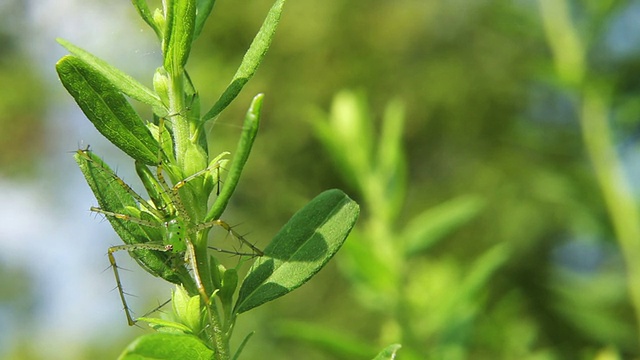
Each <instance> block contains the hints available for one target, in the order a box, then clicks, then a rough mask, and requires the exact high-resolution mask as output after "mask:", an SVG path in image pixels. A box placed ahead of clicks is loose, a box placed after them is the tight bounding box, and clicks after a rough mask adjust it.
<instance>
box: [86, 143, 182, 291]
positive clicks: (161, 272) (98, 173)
mask: <svg viewBox="0 0 640 360" xmlns="http://www.w3.org/2000/svg"><path fill="white" fill-rule="evenodd" d="M74 157H75V160H76V162H77V163H78V166H79V167H80V170H81V171H82V174H83V175H84V177H85V179H86V180H87V183H88V184H89V187H90V188H91V190H92V191H93V194H94V195H95V196H96V199H97V200H98V204H99V205H100V208H101V209H103V210H107V211H111V212H114V213H118V214H127V211H126V208H137V203H136V200H135V199H134V198H133V196H132V195H131V193H130V192H129V191H128V189H130V188H128V185H126V184H124V181H122V179H120V178H119V177H118V176H117V175H116V174H115V173H113V171H112V170H111V169H110V168H109V167H108V166H107V164H105V163H104V162H103V161H102V160H101V159H100V157H98V156H97V155H95V154H94V153H93V152H91V151H88V150H78V151H77V152H76V154H75V155H74ZM123 184H124V186H123ZM107 220H108V221H109V223H111V226H112V227H113V230H115V232H116V233H117V234H118V236H120V238H121V239H122V241H123V242H124V243H125V244H130V245H131V244H141V243H145V242H148V241H152V240H154V239H153V238H152V237H151V236H150V234H154V232H153V231H152V230H155V229H151V230H148V228H146V227H144V226H141V225H139V224H136V223H134V222H131V221H125V220H121V219H117V218H115V217H113V216H107ZM155 240H161V239H155ZM129 253H130V254H131V256H132V257H133V258H134V259H135V260H136V261H137V262H138V264H140V266H141V267H142V268H143V269H145V270H146V271H147V272H149V273H150V274H152V275H154V276H158V277H161V278H163V279H165V280H167V281H169V282H172V283H174V284H181V283H183V282H185V281H187V282H188V281H190V279H191V277H190V275H189V273H188V272H187V271H186V269H184V268H182V269H181V271H182V272H180V270H177V269H176V270H174V269H172V267H171V266H169V264H171V261H169V258H168V254H166V253H164V252H160V251H153V250H146V249H138V250H133V251H130V252H129Z"/></svg>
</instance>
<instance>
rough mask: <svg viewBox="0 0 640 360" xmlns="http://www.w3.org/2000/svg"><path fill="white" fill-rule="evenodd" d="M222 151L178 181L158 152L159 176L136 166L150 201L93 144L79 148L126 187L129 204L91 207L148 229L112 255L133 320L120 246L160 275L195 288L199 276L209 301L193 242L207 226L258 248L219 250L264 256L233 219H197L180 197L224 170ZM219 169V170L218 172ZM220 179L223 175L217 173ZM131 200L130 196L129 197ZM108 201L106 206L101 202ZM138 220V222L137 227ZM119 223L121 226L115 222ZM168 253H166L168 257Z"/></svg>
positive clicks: (112, 182)
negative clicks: (167, 173) (195, 182)
mask: <svg viewBox="0 0 640 360" xmlns="http://www.w3.org/2000/svg"><path fill="white" fill-rule="evenodd" d="M158 127H159V129H160V131H158V133H159V134H158V136H159V137H161V133H162V129H163V128H164V122H163V119H160V121H159V124H158ZM226 154H227V153H223V154H221V155H220V156H219V157H218V158H216V159H214V161H213V162H212V165H210V166H209V167H207V168H205V169H203V170H201V171H198V172H196V173H195V174H193V175H191V176H188V177H186V178H184V179H183V180H181V181H178V182H176V183H175V184H174V185H173V186H170V185H169V184H168V182H167V181H166V180H165V177H164V175H163V162H162V157H161V156H160V155H158V158H159V161H158V165H157V167H156V173H155V177H154V174H153V173H152V172H151V170H150V169H149V168H148V167H146V166H145V165H142V164H139V163H136V171H137V172H138V175H139V177H140V179H141V180H142V182H143V184H144V186H145V189H146V191H147V193H148V194H149V196H150V200H148V201H147V200H145V199H144V198H142V197H141V196H140V195H139V194H138V193H136V192H135V191H134V190H133V189H132V188H131V187H130V186H129V185H128V184H127V183H125V182H124V180H122V179H121V178H120V177H119V176H118V175H116V174H115V173H114V172H113V171H112V170H111V169H109V168H108V166H107V165H106V164H104V163H103V162H102V161H101V160H100V159H99V158H98V157H97V156H95V155H94V154H93V153H92V152H90V151H89V150H88V149H84V150H78V151H77V153H76V159H77V160H78V161H79V163H81V166H82V165H84V166H86V167H91V171H92V173H94V174H98V175H100V176H103V177H105V178H106V179H107V180H108V181H107V182H108V184H109V186H111V189H114V188H115V189H116V190H118V189H119V190H120V192H121V194H122V195H121V196H120V198H125V199H126V200H133V202H132V201H128V202H127V203H126V204H125V203H123V204H122V205H123V206H122V208H120V209H115V208H111V207H106V208H103V207H91V211H93V212H96V213H100V214H103V215H104V216H106V217H107V219H109V221H110V222H111V223H112V224H114V223H115V224H117V226H123V227H127V226H129V227H131V228H132V229H136V228H137V229H143V231H144V234H135V236H134V238H135V239H134V240H133V241H127V240H126V239H124V238H123V241H125V244H124V245H117V246H112V247H110V248H109V249H108V257H109V262H110V264H111V267H112V269H113V272H114V277H115V279H116V286H117V288H118V292H119V295H120V299H121V301H122V304H123V307H124V310H125V314H126V317H127V322H128V324H129V325H134V324H135V323H136V320H135V319H134V318H133V317H132V315H131V312H130V309H129V307H128V306H127V303H126V299H125V295H124V290H123V286H122V282H121V280H120V275H119V272H118V266H117V264H116V260H115V256H114V253H115V252H117V251H122V250H126V251H129V253H130V254H131V256H132V257H133V258H134V259H135V260H136V261H137V262H138V263H139V264H140V265H141V266H142V267H143V268H144V269H145V270H147V271H148V272H150V273H151V274H153V275H155V276H159V277H162V278H164V279H165V280H168V281H170V282H173V283H177V284H182V285H184V286H185V287H189V284H190V283H191V281H190V280H191V279H193V280H194V281H195V284H192V285H195V287H196V289H197V291H198V292H199V293H200V295H201V296H202V299H203V300H204V301H205V302H206V303H208V302H209V296H208V295H207V293H206V291H205V287H204V285H203V283H202V280H201V276H200V274H199V273H198V268H197V266H195V265H194V264H196V255H195V250H194V246H193V242H192V237H193V236H195V235H196V234H197V233H199V232H201V231H205V230H207V229H209V228H211V227H214V226H220V227H222V228H223V229H224V230H225V231H227V232H228V233H229V234H230V235H231V236H232V237H234V238H235V239H237V240H238V241H239V242H240V244H241V245H246V246H248V247H249V248H250V249H251V251H252V253H242V252H236V251H230V250H224V249H220V248H216V247H210V248H212V249H215V250H217V251H221V252H227V253H232V254H236V255H246V256H261V255H263V253H262V251H261V250H260V249H258V248H256V247H255V246H253V244H251V243H249V242H248V241H247V240H246V239H244V237H243V236H242V235H240V234H238V233H237V232H236V231H235V230H234V229H233V228H232V227H231V226H230V225H229V224H228V223H226V222H224V221H223V220H220V219H216V220H212V221H208V222H203V223H194V222H193V221H192V219H191V217H190V216H189V213H188V212H187V211H186V209H185V207H184V205H183V203H182V200H181V199H180V195H179V189H181V188H182V187H184V186H186V185H188V184H189V182H191V181H193V180H195V179H197V178H199V177H203V176H208V175H209V174H213V173H214V170H219V169H220V167H221V164H222V163H223V162H224V160H222V157H223V156H224V155H226ZM218 173H219V171H216V174H218ZM214 178H215V181H218V175H216V176H215V177H214ZM126 195H128V197H130V199H127V196H126ZM101 206H103V205H101ZM132 225H137V226H133V227H132ZM114 226H116V225H114ZM162 254H164V256H162ZM150 259H151V260H150ZM188 265H190V268H191V272H192V276H189V274H188V273H189V271H188V270H187V266H188Z"/></svg>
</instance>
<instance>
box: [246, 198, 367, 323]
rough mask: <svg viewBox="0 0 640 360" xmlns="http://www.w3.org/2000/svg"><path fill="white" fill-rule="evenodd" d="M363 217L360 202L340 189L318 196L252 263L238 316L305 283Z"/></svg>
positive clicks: (294, 216)
mask: <svg viewBox="0 0 640 360" xmlns="http://www.w3.org/2000/svg"><path fill="white" fill-rule="evenodd" d="M359 213H360V207H359V206H358V204H357V203H356V202H355V201H353V200H351V199H350V198H349V197H348V196H347V195H346V194H345V193H344V192H342V191H341V190H337V189H333V190H328V191H325V192H323V193H322V194H320V195H318V196H316V197H315V198H314V199H313V200H311V202H309V203H308V204H307V205H305V207H303V208H302V209H301V210H299V211H298V212H297V213H295V214H294V215H293V217H292V218H291V219H290V220H289V222H287V224H285V226H284V227H283V228H282V229H281V230H280V232H278V234H277V235H276V236H275V237H274V239H273V241H271V243H270V244H269V245H268V246H267V247H266V248H265V250H264V253H265V255H264V256H262V257H260V258H259V259H258V260H256V262H255V263H254V264H253V266H252V267H251V269H250V270H249V273H248V274H247V277H246V278H245V280H244V282H243V283H242V287H241V288H240V293H239V295H238V301H237V303H236V307H235V312H236V313H242V312H245V311H247V310H250V309H252V308H254V307H256V306H259V305H261V304H263V303H265V302H267V301H271V300H273V299H276V298H278V297H280V296H283V295H285V294H287V293H289V292H290V291H292V290H294V289H296V288H298V287H299V286H300V285H302V284H304V283H305V282H307V281H308V280H309V279H310V278H311V277H312V276H313V275H315V274H316V273H317V272H318V271H320V269H321V268H322V267H323V266H324V265H325V264H326V263H327V262H328V261H329V260H330V259H331V257H333V255H334V254H335V253H336V252H337V251H338V250H339V249H340V247H341V246H342V244H343V243H344V241H345V239H346V238H347V235H349V232H350V231H351V229H352V228H353V226H354V225H355V222H356V220H357V219H358V215H359Z"/></svg>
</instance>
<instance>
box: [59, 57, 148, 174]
mask: <svg viewBox="0 0 640 360" xmlns="http://www.w3.org/2000/svg"><path fill="white" fill-rule="evenodd" d="M56 70H57V71H58V75H59V76H60V80H61V81H62V84H63V85H64V87H65V88H66V89H67V91H68V92H69V94H71V96H73V98H74V99H75V100H76V102H77V103H78V106H80V108H81V109H82V111H83V112H84V114H85V115H86V116H87V118H89V120H90V121H91V122H92V123H93V125H94V126H95V127H96V129H98V131H100V133H101V134H102V135H104V137H106V138H107V139H108V140H109V141H111V142H112V143H113V144H114V145H115V146H117V147H119V148H120V149H121V150H122V151H124V152H125V153H127V154H128V155H129V156H131V157H132V158H134V159H135V160H138V161H140V162H143V163H144V164H147V165H157V163H158V142H157V141H156V140H155V139H154V138H153V136H152V135H151V132H150V131H149V129H147V127H146V126H145V124H144V122H143V120H142V119H141V118H140V116H138V114H137V113H136V111H135V110H134V109H133V107H132V106H131V104H129V102H128V101H127V99H126V98H125V97H124V95H122V93H121V92H120V91H119V90H118V89H117V88H116V87H115V86H113V85H112V84H111V83H110V82H109V81H108V80H107V79H106V78H105V77H104V76H102V75H101V74H100V73H99V72H98V71H96V70H95V69H94V68H93V67H92V66H90V65H89V64H87V63H86V62H84V61H83V60H82V59H79V58H77V57H75V56H71V55H67V56H65V57H63V58H62V59H60V61H58V63H57V64H56Z"/></svg>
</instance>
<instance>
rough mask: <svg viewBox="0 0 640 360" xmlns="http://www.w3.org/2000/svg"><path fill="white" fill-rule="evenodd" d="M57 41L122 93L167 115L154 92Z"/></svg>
mask: <svg viewBox="0 0 640 360" xmlns="http://www.w3.org/2000/svg"><path fill="white" fill-rule="evenodd" d="M57 41H58V43H59V44H60V45H62V46H64V47H65V49H67V50H69V52H70V53H72V54H73V55H75V56H76V57H77V58H78V59H80V60H82V61H83V62H85V64H86V66H88V67H91V68H93V69H94V70H95V71H96V72H98V73H100V75H102V76H103V77H105V78H106V79H107V80H108V82H109V83H111V85H113V86H114V87H115V88H116V89H118V90H119V91H120V92H121V93H123V94H125V95H127V96H128V97H130V98H132V99H136V100H138V101H140V102H142V103H145V104H147V105H151V106H152V107H153V109H154V111H155V112H156V113H157V114H158V116H164V115H166V114H167V110H166V108H165V106H164V105H163V104H162V101H161V100H160V97H158V95H157V94H156V93H155V92H154V91H153V90H151V89H149V88H148V87H146V86H144V85H142V84H141V83H139V82H138V81H137V80H136V79H134V78H132V77H131V76H129V75H127V74H125V73H124V72H122V71H121V70H119V69H118V68H116V67H114V66H112V65H110V64H109V63H107V62H106V61H104V60H102V59H100V58H98V57H96V56H95V55H93V54H91V53H89V52H88V51H86V50H84V49H82V48H79V47H77V46H75V45H73V44H72V43H70V42H68V41H66V40H64V39H57Z"/></svg>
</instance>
